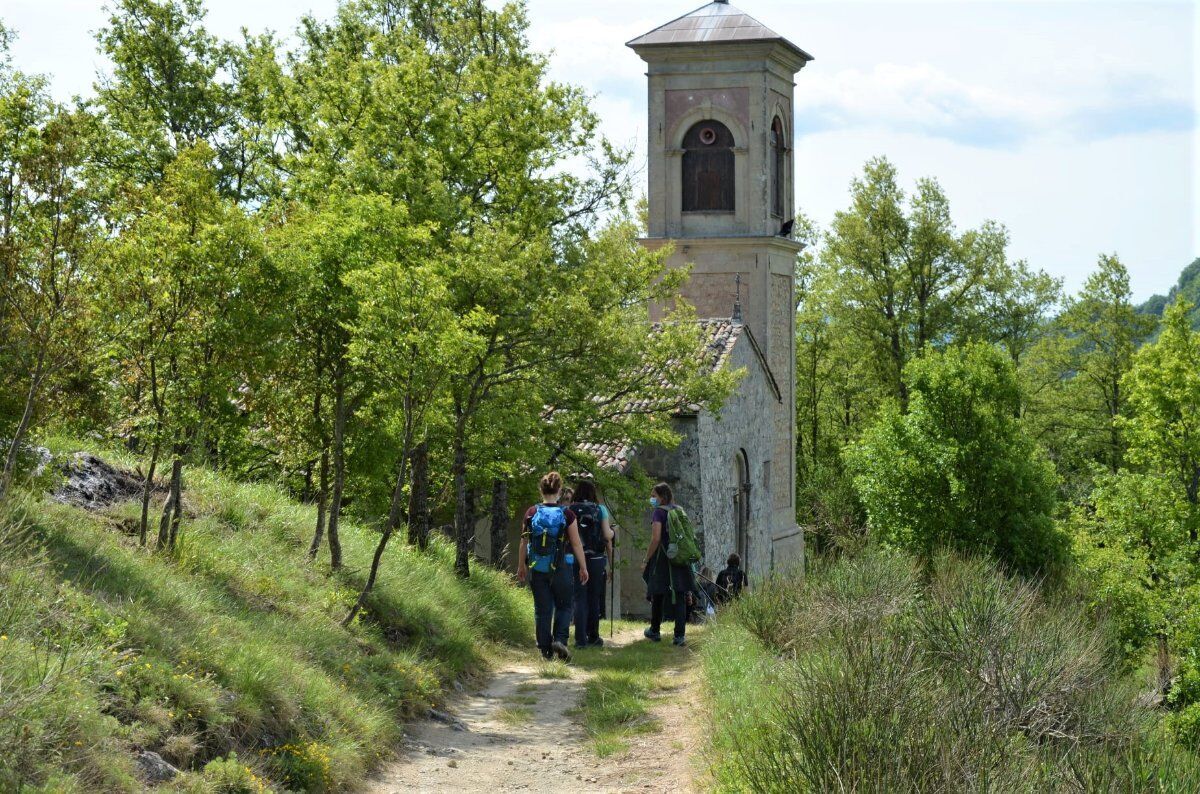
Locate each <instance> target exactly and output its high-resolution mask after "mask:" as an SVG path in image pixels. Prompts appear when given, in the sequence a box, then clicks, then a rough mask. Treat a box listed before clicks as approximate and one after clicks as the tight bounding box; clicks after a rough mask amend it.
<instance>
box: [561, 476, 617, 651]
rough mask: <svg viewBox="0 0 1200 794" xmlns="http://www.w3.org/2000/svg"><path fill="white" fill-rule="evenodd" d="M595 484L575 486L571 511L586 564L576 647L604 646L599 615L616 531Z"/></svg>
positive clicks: (578, 588)
mask: <svg viewBox="0 0 1200 794" xmlns="http://www.w3.org/2000/svg"><path fill="white" fill-rule="evenodd" d="M598 502H599V500H598V499H597V497H596V484H595V483H593V482H590V481H588V480H583V481H581V482H579V483H578V484H577V485H576V487H575V501H574V502H572V503H571V508H570V509H571V512H572V513H574V514H575V519H576V521H577V522H578V524H579V539H580V541H581V542H582V543H583V553H584V555H585V556H586V561H585V563H584V565H586V567H587V571H588V578H587V581H586V583H584V582H577V583H576V584H575V647H576V648H586V647H588V646H595V647H601V646H603V645H604V640H603V639H601V637H600V616H601V614H602V613H603V610H604V592H605V590H606V589H607V585H608V579H609V576H610V571H609V560H610V559H611V558H612V543H613V531H612V523H611V520H610V516H609V514H608V508H607V507H605V506H604V505H602V504H599V503H598Z"/></svg>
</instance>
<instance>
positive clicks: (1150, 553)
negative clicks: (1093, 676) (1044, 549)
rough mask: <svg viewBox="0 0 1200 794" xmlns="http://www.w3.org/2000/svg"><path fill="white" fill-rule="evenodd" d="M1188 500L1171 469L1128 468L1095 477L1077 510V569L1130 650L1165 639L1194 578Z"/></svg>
mask: <svg viewBox="0 0 1200 794" xmlns="http://www.w3.org/2000/svg"><path fill="white" fill-rule="evenodd" d="M1189 523H1190V519H1189V511H1188V505H1187V503H1186V501H1185V500H1184V499H1182V498H1181V494H1180V493H1179V491H1178V489H1177V488H1176V487H1175V484H1174V483H1173V482H1172V481H1171V479H1170V478H1169V477H1164V476H1162V475H1161V474H1155V473H1140V472H1131V471H1128V470H1122V471H1120V472H1118V473H1116V474H1110V473H1106V474H1103V475H1101V476H1100V477H1099V478H1097V481H1096V487H1095V489H1094V490H1093V491H1092V493H1091V494H1090V496H1089V499H1088V502H1087V503H1086V504H1082V505H1079V506H1077V507H1076V508H1075V510H1074V511H1073V513H1072V516H1071V520H1070V527H1071V529H1072V531H1073V535H1074V543H1075V554H1076V558H1077V559H1078V562H1079V569H1080V572H1081V574H1082V575H1083V577H1084V580H1085V581H1086V582H1087V583H1088V588H1087V593H1088V596H1089V599H1090V601H1091V604H1092V608H1093V609H1094V610H1095V611H1096V612H1100V613H1104V614H1107V615H1108V616H1109V617H1110V618H1111V619H1112V621H1113V623H1114V625H1115V628H1116V631H1117V636H1118V638H1119V640H1120V642H1121V644H1122V646H1123V648H1124V649H1125V651H1126V653H1128V654H1130V655H1131V656H1136V654H1137V653H1139V652H1140V651H1142V650H1143V649H1144V648H1145V647H1146V645H1147V644H1148V643H1150V642H1151V641H1152V640H1153V639H1155V638H1158V639H1159V640H1160V641H1161V642H1162V643H1164V644H1165V643H1166V639H1167V635H1168V633H1169V627H1170V625H1171V622H1172V619H1173V617H1174V616H1175V615H1177V612H1178V607H1179V604H1178V603H1177V602H1176V599H1177V598H1178V596H1179V594H1181V593H1183V592H1184V588H1186V587H1187V586H1188V585H1190V584H1191V583H1192V582H1194V581H1195V577H1196V573H1197V571H1196V569H1195V567H1194V563H1195V553H1196V547H1195V540H1194V538H1191V537H1190V535H1189V529H1188V527H1189Z"/></svg>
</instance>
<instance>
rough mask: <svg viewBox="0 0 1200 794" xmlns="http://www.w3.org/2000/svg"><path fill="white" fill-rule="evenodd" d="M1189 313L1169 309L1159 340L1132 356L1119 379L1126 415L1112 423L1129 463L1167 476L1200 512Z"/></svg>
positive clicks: (1196, 380)
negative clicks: (1125, 399) (1121, 435)
mask: <svg viewBox="0 0 1200 794" xmlns="http://www.w3.org/2000/svg"><path fill="white" fill-rule="evenodd" d="M1192 308H1193V307H1192V305H1191V304H1190V303H1188V302H1187V301H1186V300H1182V299H1181V300H1177V301H1176V302H1175V303H1173V304H1171V306H1169V307H1168V308H1167V312H1166V315H1165V316H1164V317H1163V327H1162V333H1161V335H1160V336H1159V338H1158V340H1156V341H1155V342H1153V343H1151V344H1148V345H1146V346H1145V347H1143V348H1142V349H1141V350H1139V351H1138V352H1137V354H1136V356H1135V357H1134V359H1133V365H1132V367H1131V368H1130V370H1129V372H1128V373H1127V374H1126V375H1125V376H1124V378H1123V380H1122V385H1123V387H1124V389H1125V393H1126V395H1127V397H1128V415H1127V416H1124V417H1120V418H1119V419H1118V422H1117V424H1118V426H1119V428H1120V429H1121V431H1122V432H1123V433H1124V435H1125V438H1126V439H1127V440H1128V442H1129V457H1130V461H1131V462H1132V463H1133V464H1134V465H1137V466H1142V467H1144V468H1146V469H1149V470H1151V471H1156V472H1161V473H1163V474H1164V475H1167V476H1170V477H1172V478H1173V479H1174V481H1175V483H1176V485H1177V487H1178V492H1179V493H1180V494H1182V495H1183V497H1184V498H1185V499H1186V500H1187V502H1188V504H1190V505H1193V506H1194V507H1196V508H1200V332H1197V331H1193V330H1192V328H1191V320H1190V314H1191V311H1192ZM1196 530H1197V527H1196V526H1193V527H1192V540H1193V541H1195V540H1196Z"/></svg>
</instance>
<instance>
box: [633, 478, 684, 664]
mask: <svg viewBox="0 0 1200 794" xmlns="http://www.w3.org/2000/svg"><path fill="white" fill-rule="evenodd" d="M674 500H675V495H674V494H673V493H672V492H671V486H669V485H667V484H666V483H665V482H660V483H659V484H658V485H656V486H654V488H653V489H652V490H651V492H650V506H651V507H652V508H653V509H654V512H653V513H651V515H650V548H648V549H647V550H646V559H645V560H644V563H645V567H644V569H643V571H642V579H644V580H645V582H646V597H647V598H648V599H649V600H650V628H648V629H646V632H645V634H646V637H647V638H648V639H650V640H653V641H654V642H658V641H659V640H660V639H662V635H661V633H660V629H661V628H662V621H663V612H664V608H665V607H666V606H667V605H670V606H672V607H673V608H674V620H675V644H676V645H686V644H687V640H686V639H685V635H686V634H687V602H686V599H687V594H688V593H690V592H691V590H692V587H693V582H692V579H693V577H692V569H691V567H690V566H687V565H672V564H671V560H670V559H668V558H667V546H669V545H670V544H671V535H670V532H669V530H668V529H667V523H668V521H667V519H668V515H669V513H670V511H671V510H673V509H675V508H676V507H677V505H676V504H675V501H674Z"/></svg>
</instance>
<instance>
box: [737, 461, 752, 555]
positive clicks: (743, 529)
mask: <svg viewBox="0 0 1200 794" xmlns="http://www.w3.org/2000/svg"><path fill="white" fill-rule="evenodd" d="M733 469H734V471H733V481H734V482H735V483H736V484H737V489H736V490H735V491H734V494H733V538H734V544H735V549H734V550H735V551H737V553H738V556H739V557H741V558H742V570H748V569H749V567H750V461H749V459H748V458H747V457H746V451H745V450H738V453H737V455H735V456H734V459H733Z"/></svg>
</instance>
